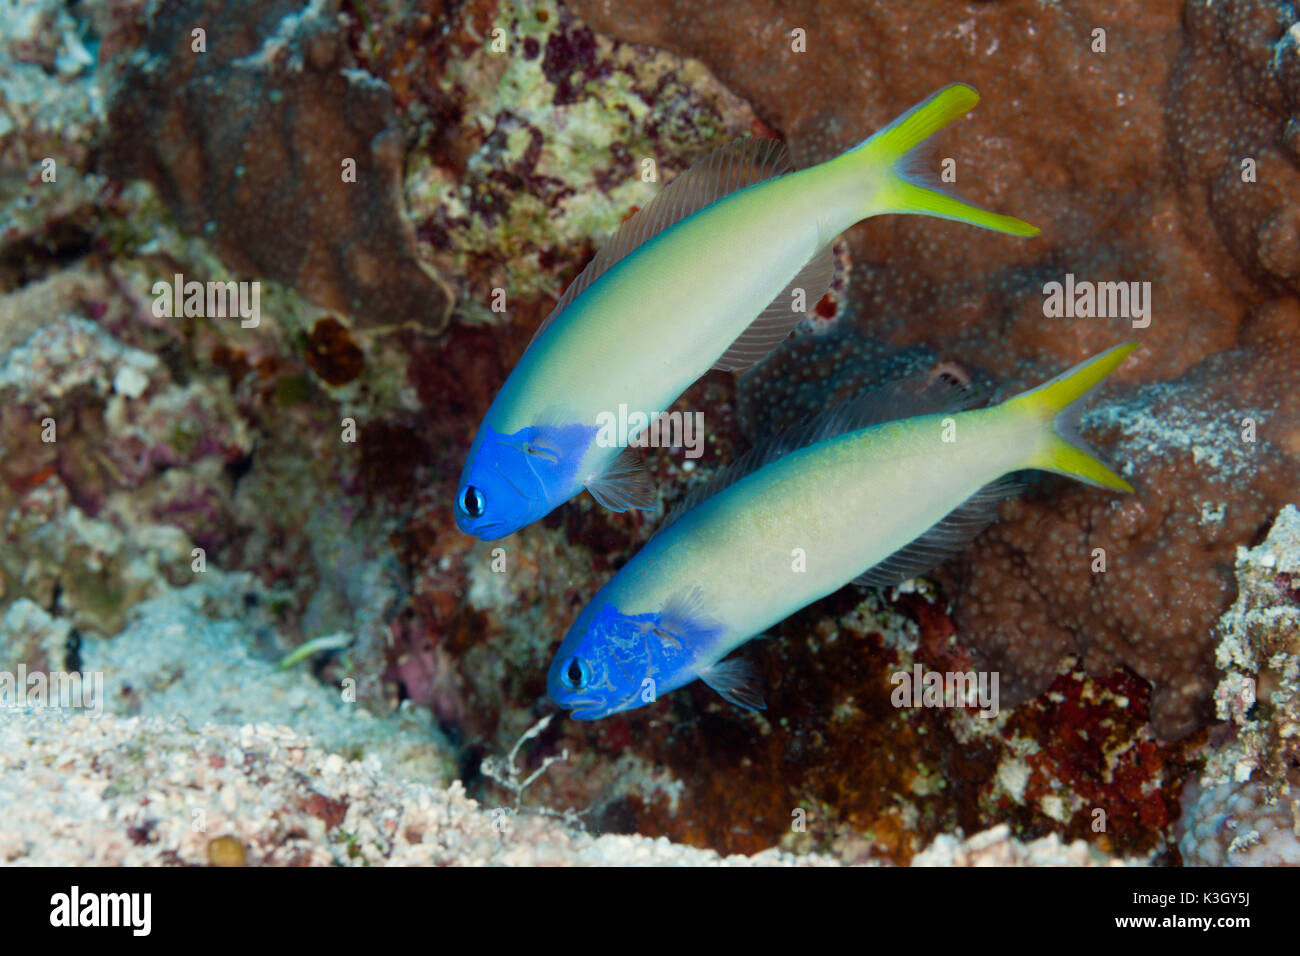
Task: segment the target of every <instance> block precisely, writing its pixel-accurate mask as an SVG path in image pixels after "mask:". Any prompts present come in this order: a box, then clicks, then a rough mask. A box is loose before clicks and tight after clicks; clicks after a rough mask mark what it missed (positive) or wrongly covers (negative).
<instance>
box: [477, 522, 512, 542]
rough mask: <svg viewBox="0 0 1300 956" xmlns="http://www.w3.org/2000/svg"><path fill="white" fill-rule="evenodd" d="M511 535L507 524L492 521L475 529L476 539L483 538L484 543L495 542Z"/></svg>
mask: <svg viewBox="0 0 1300 956" xmlns="http://www.w3.org/2000/svg"><path fill="white" fill-rule="evenodd" d="M509 533H510V532H509V531H507V530H506V526H505V524H504V523H503V522H500V521H492V522H489V523H488V524H485V525H479V527H477V528H475V529H474V537H476V538H482V539H483V540H484V541H495V540H496V539H497V538H504V537H505V536H506V535H507V534H509Z"/></svg>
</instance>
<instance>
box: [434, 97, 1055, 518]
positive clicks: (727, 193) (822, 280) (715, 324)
mask: <svg viewBox="0 0 1300 956" xmlns="http://www.w3.org/2000/svg"><path fill="white" fill-rule="evenodd" d="M978 101H979V94H977V93H976V92H975V90H974V89H972V88H971V87H969V86H966V85H964V84H960V83H958V84H954V85H952V86H948V87H946V88H944V89H942V90H940V91H939V92H938V93H935V94H934V95H933V96H931V97H930V98H929V99H927V100H925V101H924V102H922V103H920V104H919V105H917V106H916V107H914V108H912V109H911V110H909V111H908V112H907V113H905V114H903V115H902V116H900V117H899V118H898V119H896V120H895V121H894V122H893V123H891V124H890V125H889V126H887V127H886V128H884V129H882V130H881V131H880V132H878V133H876V134H875V135H874V136H872V137H870V138H869V139H867V140H865V141H863V142H862V143H860V144H858V145H857V146H855V147H854V148H852V149H850V150H848V151H847V152H845V153H843V154H841V155H840V156H838V157H836V158H834V159H831V160H829V161H827V162H824V163H821V164H819V165H817V166H812V167H809V168H808V169H803V170H800V171H797V172H795V171H792V169H791V165H790V161H789V159H788V156H787V154H786V151H785V148H784V146H782V145H781V144H780V143H778V142H777V141H775V140H769V139H755V138H748V139H742V140H738V141H736V142H734V143H731V144H730V145H728V146H725V147H722V148H721V149H719V150H716V151H715V152H713V153H711V154H710V155H708V156H707V157H705V158H704V159H703V160H701V161H700V162H699V163H697V164H696V165H694V166H692V167H691V168H690V169H688V170H687V171H686V172H684V173H682V174H681V175H680V176H678V177H677V178H676V179H675V180H673V182H672V183H671V184H670V185H669V186H667V187H666V188H665V189H664V190H663V191H662V192H660V193H659V195H658V196H656V197H655V199H654V200H653V201H652V202H651V203H649V204H648V205H647V206H645V208H643V209H641V210H639V211H638V212H636V213H635V214H634V215H633V216H631V217H630V218H629V219H628V220H627V221H626V222H625V223H624V224H623V226H622V227H621V228H620V229H619V231H618V232H617V233H616V234H615V235H614V237H613V238H612V239H611V240H610V241H609V242H608V243H607V244H606V245H605V246H604V247H603V248H602V249H601V250H600V252H599V253H597V255H596V256H595V258H594V259H593V260H592V261H591V262H590V263H589V264H588V265H587V267H586V268H585V269H584V270H583V271H582V272H581V273H580V274H579V275H578V277H577V278H576V279H575V280H574V281H573V283H572V284H571V285H570V286H569V287H568V289H567V290H566V291H565V293H564V295H563V296H562V297H561V298H560V301H559V302H558V303H557V304H556V306H555V309H554V310H553V311H552V312H551V314H550V315H549V316H548V317H547V318H546V320H545V321H544V322H543V323H542V325H541V326H540V327H539V328H538V330H537V333H536V334H535V335H534V337H533V340H532V342H531V343H530V345H529V347H528V349H527V351H525V353H524V355H523V357H522V358H521V359H520V361H519V364H518V365H517V366H516V367H515V368H514V370H513V371H512V372H511V373H510V375H509V377H508V378H507V379H506V382H505V384H504V385H503V386H502V387H501V390H500V392H498V393H497V395H496V398H495V399H494V400H493V402H492V405H491V407H490V408H489V409H488V412H487V415H486V416H485V417H484V419H483V422H482V423H481V424H480V426H479V429H478V433H477V434H476V436H475V438H474V443H473V445H472V447H471V448H470V452H469V457H468V458H467V460H466V462H465V467H464V470H463V472H462V474H461V478H460V484H459V485H458V489H457V492H456V502H455V508H454V510H455V515H456V522H457V524H458V525H459V526H460V528H461V530H462V531H464V532H466V533H468V534H472V535H476V536H477V537H479V538H483V539H486V540H492V539H496V538H501V537H504V536H505V535H508V534H511V533H512V532H514V531H517V530H518V529H520V528H522V527H524V526H525V525H528V524H530V523H531V522H533V521H536V520H538V519H539V518H541V517H543V516H544V515H546V514H547V513H549V512H550V511H552V510H553V509H555V508H557V507H558V506H559V505H561V504H563V503H564V502H566V501H568V500H569V499H570V498H572V497H574V496H575V495H577V494H578V493H579V492H581V491H582V489H583V488H586V489H587V490H588V491H590V492H591V493H592V495H593V496H594V497H595V498H596V500H597V501H599V502H600V503H601V504H602V505H604V506H605V507H606V508H610V509H612V510H614V511H625V510H627V509H628V508H651V507H653V506H654V495H653V489H652V488H651V487H650V483H649V480H648V477H647V476H646V475H645V473H644V472H642V471H641V470H640V468H639V465H638V462H637V460H636V458H635V457H634V455H633V453H631V452H629V451H628V450H627V449H626V448H619V447H617V446H616V445H614V443H612V442H604V441H598V440H597V436H598V432H599V431H600V429H599V426H598V420H599V418H600V416H601V415H602V413H605V414H607V415H608V414H613V413H614V412H615V411H616V410H617V409H618V408H619V406H620V405H625V406H626V407H627V408H628V409H631V410H632V411H634V412H638V413H641V414H644V415H647V416H652V415H653V414H654V413H655V412H660V411H665V410H667V409H668V408H669V407H670V406H671V404H672V403H673V401H675V400H676V399H677V397H678V396H680V395H681V394H682V392H684V391H685V390H686V389H687V388H688V387H689V386H690V385H691V383H692V382H694V381H695V380H696V379H697V378H699V377H700V376H701V375H703V374H704V373H705V372H707V371H708V370H709V369H710V368H719V369H731V370H736V369H743V368H746V367H747V366H749V365H751V364H753V363H754V362H756V361H757V360H758V359H760V358H762V357H763V355H764V354H766V353H767V352H768V351H769V350H770V349H771V348H773V347H774V346H775V345H777V344H778V343H780V342H781V341H782V340H783V339H784V338H785V336H786V335H787V333H789V331H790V330H791V329H792V328H793V327H794V325H795V324H796V323H797V322H798V320H799V319H800V318H802V317H803V315H804V314H805V313H804V312H798V311H795V308H794V306H795V305H796V304H798V303H799V302H802V303H805V304H806V308H807V309H810V308H812V307H814V306H815V305H816V304H817V302H818V301H819V300H820V299H821V297H822V295H823V294H824V293H825V291H826V289H827V287H828V286H829V285H830V282H831V279H832V274H833V258H832V254H831V243H832V242H833V241H834V239H835V237H836V236H838V235H839V234H840V233H841V232H843V231H844V230H845V229H847V228H848V227H849V226H851V225H853V224H854V223H856V222H858V221H859V220H861V219H865V218H867V217H869V216H876V215H881V214H883V213H919V214H925V215H930V216H936V217H939V218H942V219H953V220H957V221H959V222H965V223H970V224H971V225H975V226H981V227H983V228H986V229H993V230H996V231H998V232H1005V233H1010V234H1012V235H1017V236H1032V235H1035V234H1037V232H1038V229H1036V228H1035V227H1033V226H1031V225H1029V224H1028V223H1026V222H1023V221H1021V220H1019V219H1015V218H1013V217H1011V216H1004V215H998V214H996V213H992V212H988V211H986V210H983V209H979V208H978V207H975V206H972V205H969V204H967V203H965V202H962V201H961V200H958V199H956V198H954V197H952V196H950V195H948V194H946V193H944V192H942V191H940V190H938V189H936V188H933V187H932V186H930V185H925V184H922V183H921V182H920V181H919V180H918V178H917V176H916V175H915V173H914V171H912V170H909V168H908V166H909V154H911V153H912V151H913V150H915V149H916V148H917V147H918V146H919V145H920V144H921V143H922V142H923V141H924V140H925V139H926V138H927V137H929V136H930V135H931V134H932V133H934V132H936V131H937V130H939V129H941V128H942V127H944V126H946V125H947V124H949V123H950V122H952V121H953V120H954V119H956V118H957V117H959V116H962V115H964V114H965V113H967V112H968V111H969V110H970V109H971V108H972V107H974V106H975V104H976V103H977V102H978ZM913 165H915V163H913ZM796 290H802V295H797V294H796ZM805 311H806V310H805ZM639 430H640V429H639V428H632V429H629V433H628V435H627V438H628V439H633V438H635V437H636V433H637V432H638V431H639Z"/></svg>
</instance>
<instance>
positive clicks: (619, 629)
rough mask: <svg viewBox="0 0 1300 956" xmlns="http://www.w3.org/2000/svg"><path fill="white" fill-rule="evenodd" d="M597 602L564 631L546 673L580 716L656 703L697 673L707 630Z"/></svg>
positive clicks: (555, 694)
mask: <svg viewBox="0 0 1300 956" xmlns="http://www.w3.org/2000/svg"><path fill="white" fill-rule="evenodd" d="M595 606H596V605H595V603H593V604H592V605H591V607H589V608H588V610H587V611H584V612H583V613H582V614H581V615H580V616H579V617H578V620H577V621H575V622H574V625H573V627H571V628H570V629H569V633H568V634H566V635H565V637H564V641H563V642H562V643H561V644H560V649H559V651H558V652H556V655H555V659H554V660H552V661H551V669H550V672H549V673H548V674H547V677H546V690H547V693H549V694H550V696H551V699H552V700H553V701H555V702H556V703H557V704H559V705H560V706H561V707H564V708H566V709H568V710H571V711H573V717H574V718H575V719H577V720H598V719H600V718H601V717H607V716H609V715H610V714H617V713H619V712H620V711H624V710H633V709H635V708H637V707H642V706H644V705H646V704H650V703H654V701H655V700H656V699H657V698H658V697H659V695H661V694H665V693H667V692H668V691H670V690H674V689H676V688H678V687H681V686H682V685H683V684H687V683H690V682H691V681H693V680H694V679H695V678H696V676H698V675H697V673H696V668H697V665H698V654H699V651H700V649H701V644H702V642H701V640H700V639H699V638H700V637H701V636H702V635H698V634H693V633H690V632H689V631H687V630H685V629H683V628H681V627H679V626H677V625H676V623H675V622H671V621H665V620H664V615H662V614H623V613H622V612H620V611H619V610H618V609H617V608H616V607H614V606H613V605H612V604H603V605H601V606H600V610H599V611H597V612H595V613H594V614H593V613H592V608H594V607H595Z"/></svg>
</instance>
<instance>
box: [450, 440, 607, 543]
mask: <svg viewBox="0 0 1300 956" xmlns="http://www.w3.org/2000/svg"><path fill="white" fill-rule="evenodd" d="M595 433H596V429H595V428H587V427H584V426H582V425H547V426H529V427H527V428H521V429H520V430H519V431H517V432H514V433H513V434H510V435H503V434H501V433H500V432H498V431H496V430H495V429H494V428H492V426H490V425H488V424H486V423H485V424H484V425H483V427H482V430H481V431H480V433H479V436H478V438H477V439H476V440H475V442H474V447H473V448H472V449H471V450H470V456H469V460H468V461H466V462H465V470H464V471H463V472H462V473H461V477H460V485H459V487H458V489H457V491H456V505H455V512H456V524H457V525H458V526H459V527H460V530H461V531H464V532H465V533H466V534H472V535H474V536H475V537H477V538H482V539H483V540H485V541H494V540H496V539H497V538H504V537H505V536H506V535H508V534H513V533H514V532H516V531H518V530H519V529H520V528H522V527H524V526H525V525H529V524H532V523H533V522H534V521H536V520H537V519H539V518H542V517H544V516H545V515H547V514H549V513H550V512H551V511H553V510H554V509H555V508H557V507H559V506H560V505H561V504H563V503H564V502H566V501H568V500H569V499H570V498H572V497H573V496H574V495H575V494H577V493H578V491H580V490H581V484H575V481H576V475H577V471H578V466H579V465H580V464H581V463H582V459H583V457H584V456H585V454H586V452H587V448H588V447H589V446H590V444H591V441H592V438H593V437H594V436H595Z"/></svg>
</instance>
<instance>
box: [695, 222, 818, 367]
mask: <svg viewBox="0 0 1300 956" xmlns="http://www.w3.org/2000/svg"><path fill="white" fill-rule="evenodd" d="M834 277H835V254H834V251H833V250H832V248H831V247H830V246H826V247H824V248H823V249H820V250H819V251H818V252H817V253H816V254H815V255H814V256H813V257H812V258H811V259H809V260H808V262H807V263H805V264H804V267H803V268H802V269H800V270H799V271H798V272H797V273H796V274H795V277H794V278H793V279H791V280H790V282H789V283H788V284H787V285H786V287H785V288H784V289H782V290H781V292H780V294H778V295H777V297H776V298H775V299H773V300H772V301H771V302H770V303H769V304H768V306H767V308H766V309H764V310H763V311H762V312H760V313H759V314H758V316H757V317H756V318H755V319H754V321H753V322H751V323H750V324H749V327H748V328H746V329H745V331H744V332H742V333H741V334H740V336H739V338H737V339H736V341H734V342H732V343H731V346H730V348H728V349H727V351H725V352H723V353H722V356H721V357H720V358H719V359H718V360H717V361H716V362H714V363H713V367H714V368H717V369H723V370H726V371H738V370H740V369H745V368H748V367H749V366H751V365H753V364H754V363H755V362H757V361H758V360H759V359H761V358H762V357H763V356H764V355H766V354H767V353H768V352H770V351H772V349H774V348H776V347H777V346H778V345H780V344H781V343H782V342H783V341H785V337H786V336H787V335H789V334H790V330H791V329H793V328H794V327H795V325H796V324H797V323H798V321H799V320H800V319H802V318H803V317H804V316H805V315H807V314H808V313H809V312H811V311H812V310H813V308H815V307H816V305H817V303H818V302H820V301H821V298H822V296H824V295H825V294H826V290H827V289H829V288H830V287H831V280H832V279H833V278H834ZM796 289H802V290H803V301H804V305H805V308H804V309H803V310H801V311H795V309H794V294H795V290H796Z"/></svg>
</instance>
